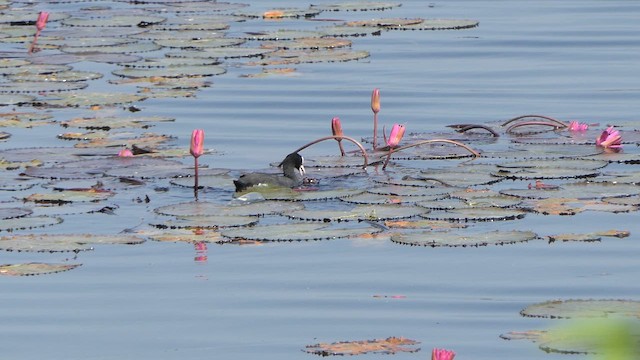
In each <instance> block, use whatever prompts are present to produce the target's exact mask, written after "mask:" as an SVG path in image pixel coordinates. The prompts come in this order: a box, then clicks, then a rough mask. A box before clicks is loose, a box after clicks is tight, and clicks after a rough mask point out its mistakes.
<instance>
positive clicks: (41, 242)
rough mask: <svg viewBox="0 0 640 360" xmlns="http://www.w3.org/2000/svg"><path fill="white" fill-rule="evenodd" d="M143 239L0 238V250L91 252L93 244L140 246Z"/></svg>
mask: <svg viewBox="0 0 640 360" xmlns="http://www.w3.org/2000/svg"><path fill="white" fill-rule="evenodd" d="M143 242H144V239H142V238H139V237H136V236H130V235H91V234H56V235H46V234H44V235H35V234H30V235H13V236H2V237H0V250H6V251H27V252H67V251H75V252H78V251H87V250H93V247H91V245H95V244H122V245H135V244H141V243H143Z"/></svg>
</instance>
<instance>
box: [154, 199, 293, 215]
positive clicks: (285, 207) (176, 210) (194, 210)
mask: <svg viewBox="0 0 640 360" xmlns="http://www.w3.org/2000/svg"><path fill="white" fill-rule="evenodd" d="M303 208H304V206H303V205H301V204H300V203H296V202H282V201H262V202H256V203H250V204H246V205H225V204H217V203H212V202H206V201H193V202H185V203H180V204H174V205H167V206H162V207H159V208H157V209H155V210H154V211H155V212H156V213H157V214H161V215H171V216H212V215H224V216H263V215H269V214H283V213H287V212H290V211H294V210H300V209H303Z"/></svg>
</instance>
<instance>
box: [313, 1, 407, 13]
mask: <svg viewBox="0 0 640 360" xmlns="http://www.w3.org/2000/svg"><path fill="white" fill-rule="evenodd" d="M399 6H402V4H401V3H390V2H374V1H354V2H344V3H336V4H321V5H311V8H312V9H318V10H321V11H382V10H389V9H392V8H395V7H399Z"/></svg>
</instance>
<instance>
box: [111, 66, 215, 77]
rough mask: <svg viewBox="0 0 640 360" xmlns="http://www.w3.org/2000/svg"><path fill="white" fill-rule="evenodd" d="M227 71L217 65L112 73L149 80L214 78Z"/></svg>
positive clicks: (117, 71) (128, 70)
mask: <svg viewBox="0 0 640 360" xmlns="http://www.w3.org/2000/svg"><path fill="white" fill-rule="evenodd" d="M226 71H227V70H226V69H225V68H223V67H222V66H215V65H199V66H198V65H193V66H186V65H185V66H175V67H168V68H153V69H137V68H126V69H120V70H114V71H112V73H113V74H114V75H116V76H122V77H127V78H134V79H136V78H148V77H155V76H157V77H163V78H179V77H186V76H214V75H221V74H224V73H225V72H226Z"/></svg>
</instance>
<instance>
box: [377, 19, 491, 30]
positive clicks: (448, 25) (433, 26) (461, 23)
mask: <svg viewBox="0 0 640 360" xmlns="http://www.w3.org/2000/svg"><path fill="white" fill-rule="evenodd" d="M479 24H480V22H479V21H477V20H470V19H425V20H424V21H423V22H421V23H419V24H408V25H401V26H387V27H386V28H387V29H391V30H461V29H471V28H475V27H477V26H478V25H479Z"/></svg>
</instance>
